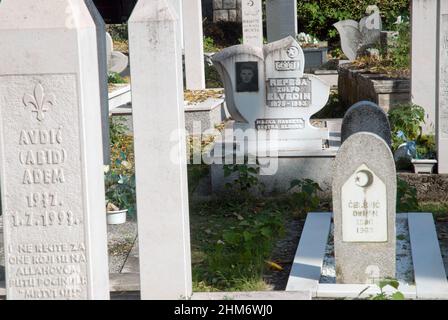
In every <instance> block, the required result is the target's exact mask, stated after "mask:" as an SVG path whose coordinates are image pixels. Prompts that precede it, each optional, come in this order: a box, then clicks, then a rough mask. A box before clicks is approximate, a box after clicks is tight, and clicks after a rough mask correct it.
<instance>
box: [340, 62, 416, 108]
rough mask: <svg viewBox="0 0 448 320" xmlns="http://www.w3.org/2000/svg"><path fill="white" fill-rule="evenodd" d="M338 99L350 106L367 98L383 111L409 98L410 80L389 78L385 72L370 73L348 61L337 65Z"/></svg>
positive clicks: (407, 100) (408, 100)
mask: <svg viewBox="0 0 448 320" xmlns="http://www.w3.org/2000/svg"><path fill="white" fill-rule="evenodd" d="M338 72H339V79H338V91H339V99H340V101H341V103H342V104H343V105H346V106H350V105H353V104H355V103H357V102H359V101H362V100H367V101H372V102H374V103H376V104H377V105H378V106H379V107H380V108H381V109H383V110H384V111H386V112H387V111H389V110H390V109H392V108H393V107H394V106H396V105H399V104H403V103H408V102H410V100H411V80H410V79H407V78H398V79H396V78H390V77H388V76H387V75H385V74H372V73H369V72H368V70H363V69H357V68H355V67H354V66H353V65H352V64H350V63H345V64H341V65H339V67H338Z"/></svg>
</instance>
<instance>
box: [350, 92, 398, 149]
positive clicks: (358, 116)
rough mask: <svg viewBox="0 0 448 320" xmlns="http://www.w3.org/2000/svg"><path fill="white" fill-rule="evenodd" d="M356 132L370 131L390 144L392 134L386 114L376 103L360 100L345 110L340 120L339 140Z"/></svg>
mask: <svg viewBox="0 0 448 320" xmlns="http://www.w3.org/2000/svg"><path fill="white" fill-rule="evenodd" d="M357 132H372V133H375V134H377V135H379V136H380V137H381V138H383V140H384V141H385V142H386V143H387V144H388V145H389V146H391V143H392V136H391V130H390V124H389V120H388V118H387V114H386V113H385V112H384V111H383V110H382V109H381V108H380V107H378V106H377V105H376V104H374V103H373V102H369V101H361V102H358V103H357V104H355V105H353V106H352V107H351V108H350V109H348V110H347V112H346V113H345V116H344V120H343V121H342V128H341V142H342V143H344V141H345V140H347V139H348V137H350V136H351V135H353V134H355V133H357Z"/></svg>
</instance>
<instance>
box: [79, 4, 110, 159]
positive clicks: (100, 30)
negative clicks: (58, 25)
mask: <svg viewBox="0 0 448 320" xmlns="http://www.w3.org/2000/svg"><path fill="white" fill-rule="evenodd" d="M85 2H86V5H87V8H88V9H89V11H90V14H91V15H92V18H93V20H94V21H95V25H96V38H97V44H98V75H99V80H100V94H101V120H102V135H103V160H104V164H105V165H107V164H109V163H110V135H109V90H108V83H107V82H108V72H107V44H106V24H105V23H104V20H103V18H102V17H101V14H100V13H99V12H98V10H97V8H96V6H95V4H94V3H93V1H92V0H85Z"/></svg>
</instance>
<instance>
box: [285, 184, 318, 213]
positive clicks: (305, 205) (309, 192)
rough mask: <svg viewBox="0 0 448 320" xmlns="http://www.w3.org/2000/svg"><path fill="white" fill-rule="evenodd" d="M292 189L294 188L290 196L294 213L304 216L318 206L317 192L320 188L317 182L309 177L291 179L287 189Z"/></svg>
mask: <svg viewBox="0 0 448 320" xmlns="http://www.w3.org/2000/svg"><path fill="white" fill-rule="evenodd" d="M292 189H296V191H295V192H294V193H293V194H292V196H291V205H292V207H293V208H294V209H293V210H294V213H295V214H296V215H298V216H301V217H304V216H306V215H307V214H308V213H309V212H313V211H316V210H317V208H319V204H320V198H319V196H318V194H317V192H318V191H322V189H321V188H320V186H319V184H318V183H316V182H314V181H313V180H310V179H305V180H293V181H292V182H291V186H290V188H289V190H292Z"/></svg>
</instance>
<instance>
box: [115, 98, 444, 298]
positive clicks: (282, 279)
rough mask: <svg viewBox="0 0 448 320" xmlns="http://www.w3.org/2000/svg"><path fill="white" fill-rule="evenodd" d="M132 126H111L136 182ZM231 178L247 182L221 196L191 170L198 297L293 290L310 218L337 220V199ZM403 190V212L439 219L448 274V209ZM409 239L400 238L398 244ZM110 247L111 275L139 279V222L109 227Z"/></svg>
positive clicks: (249, 176) (198, 169) (245, 172)
mask: <svg viewBox="0 0 448 320" xmlns="http://www.w3.org/2000/svg"><path fill="white" fill-rule="evenodd" d="M191 96H193V97H194V99H200V97H199V98H198V95H197V94H196V95H194V94H193V93H191V92H188V91H186V97H190V98H191ZM124 120H125V119H124V118H121V119H120V118H116V119H115V122H111V133H112V134H111V137H112V141H115V144H114V145H113V147H112V159H111V163H112V167H113V168H114V164H118V166H117V167H115V169H119V168H121V169H123V164H122V162H123V161H129V162H130V165H128V168H129V171H127V173H128V174H129V173H131V174H132V172H133V142H132V141H133V139H132V135H129V134H128V132H129V130H128V128H126V127H125V125H123V124H122V123H123V122H124ZM224 126H225V124H222V125H221V126H219V127H218V129H221V130H222V128H223V127H224ZM194 143H198V141H194V139H192V138H190V139H189V145H188V146H189V148H192V145H193V144H194ZM212 143H213V138H212V137H205V138H203V140H202V141H201V148H202V149H203V150H206V149H207V147H208V146H209V145H210V144H212ZM114 150H118V151H117V152H115V151H114ZM123 151H124V152H123ZM119 159H121V161H118V160H119ZM124 170H127V169H126V168H125V169H124ZM227 170H229V171H233V170H238V171H239V172H241V173H242V175H240V178H239V179H236V180H234V181H233V182H232V183H231V184H230V185H228V186H227V187H228V188H227V190H226V192H224V193H222V194H221V195H219V196H216V195H214V196H213V195H211V190H210V189H211V185H210V169H209V167H208V166H207V165H205V164H202V165H194V164H190V165H189V166H188V181H189V191H190V200H189V201H190V228H191V249H192V271H193V288H194V291H195V292H217V291H226V292H229V291H270V290H285V288H286V284H287V281H288V277H289V275H290V270H291V265H292V262H293V259H294V255H295V253H296V249H297V245H298V242H299V240H300V234H301V231H302V228H303V225H304V223H305V219H306V216H307V214H308V213H309V212H331V211H332V209H333V208H332V201H331V198H329V197H328V195H325V193H323V192H321V191H320V190H319V187H318V185H317V184H315V183H314V182H312V181H300V182H299V181H295V184H296V185H297V186H296V187H295V188H294V189H292V190H291V191H290V192H289V193H287V194H285V193H270V194H262V195H260V194H258V193H255V194H254V193H253V192H251V190H253V189H259V188H262V184H261V183H260V182H259V181H258V179H257V178H256V175H255V171H251V170H249V168H248V167H247V166H245V165H240V166H238V165H236V166H230V167H228V168H227ZM293 180H294V179H293ZM291 182H293V181H291ZM401 186H402V187H401V188H399V194H398V204H397V209H398V211H397V212H408V211H421V212H432V213H433V214H434V217H435V220H436V227H437V233H438V238H439V241H440V246H441V251H442V255H443V259H444V263H445V266H446V267H448V255H447V254H446V253H447V252H448V227H447V223H446V222H447V221H448V203H444V202H434V201H432V202H431V201H420V202H418V200H417V194H416V190H415V189H414V188H412V187H410V186H409V185H408V184H406V183H403V184H401ZM402 237H404V236H403V235H402V234H397V239H401V238H402ZM108 240H109V268H110V272H111V273H132V274H136V273H138V272H139V268H138V235H137V224H136V217H135V216H131V217H130V219H129V221H128V222H127V223H126V224H124V225H118V226H109V227H108ZM330 254H331V253H330ZM333 254H334V252H333ZM330 281H331V280H330Z"/></svg>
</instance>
